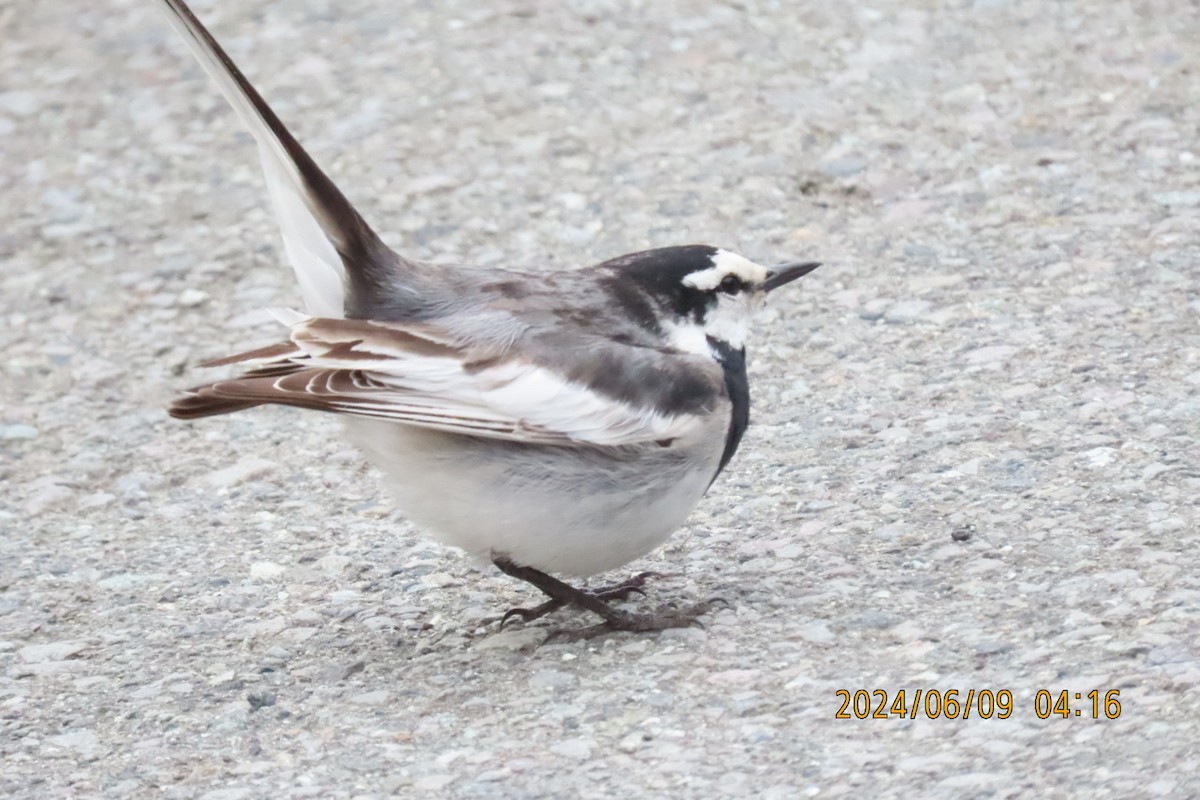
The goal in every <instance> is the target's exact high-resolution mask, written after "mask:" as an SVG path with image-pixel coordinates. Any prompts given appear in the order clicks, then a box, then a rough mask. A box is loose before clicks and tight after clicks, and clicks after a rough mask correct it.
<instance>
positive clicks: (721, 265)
mask: <svg viewBox="0 0 1200 800" xmlns="http://www.w3.org/2000/svg"><path fill="white" fill-rule="evenodd" d="M726 275H735V276H737V277H738V278H741V279H742V282H743V283H748V284H750V285H751V286H757V285H758V284H760V283H762V282H763V281H765V280H766V279H767V268H766V267H764V266H761V265H759V264H755V263H754V262H753V261H751V260H750V259H748V258H744V257H742V256H739V255H738V254H737V253H731V252H729V251H728V250H718V251H717V252H716V253H714V254H713V256H712V266H711V267H709V268H708V269H702V270H698V271H696V272H693V273H692V274H691V275H688V276H687V277H685V278H684V279H683V282H684V284H685V285H687V286H691V287H692V288H693V289H699V290H700V291H702V292H708V291H712V290H713V289H716V288H717V287H718V286H720V285H721V279H722V278H724V277H725V276H726Z"/></svg>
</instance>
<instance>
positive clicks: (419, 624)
mask: <svg viewBox="0 0 1200 800" xmlns="http://www.w3.org/2000/svg"><path fill="white" fill-rule="evenodd" d="M197 10H198V11H199V12H200V13H201V15H202V16H203V17H204V18H205V20H206V21H207V22H208V23H209V24H210V26H211V27H212V28H213V30H214V31H215V32H216V34H217V36H218V38H220V39H221V40H222V41H223V42H224V43H225V44H226V45H227V46H228V48H229V49H230V50H231V51H232V53H233V54H234V56H235V57H236V58H237V59H238V60H239V61H241V63H242V65H243V67H244V68H245V69H246V70H247V72H248V73H249V74H250V75H251V77H252V79H254V80H255V82H256V83H257V84H258V85H259V86H260V88H262V89H263V90H264V92H265V93H266V95H267V96H268V97H269V98H270V100H271V101H272V102H273V103H274V105H275V106H276V108H277V110H278V111H279V112H280V114H281V115H282V116H283V118H284V119H285V120H286V121H287V122H288V123H289V124H290V125H291V126H292V127H293V128H294V129H295V130H296V132H297V133H298V134H299V135H300V137H301V139H302V140H303V141H304V142H305V144H306V145H307V146H308V147H309V149H310V150H311V151H312V152H313V153H314V154H315V155H316V156H317V158H318V159H319V160H320V161H321V162H322V163H323V164H324V165H325V166H326V167H327V168H328V169H329V171H330V172H331V173H332V174H333V175H334V176H335V177H336V179H337V180H338V181H339V183H340V184H341V185H342V186H343V187H344V188H345V190H346V191H347V193H348V194H349V195H350V196H351V197H352V198H353V199H354V200H355V201H356V202H357V203H358V204H359V205H360V206H361V208H362V209H363V211H364V213H365V214H366V215H367V217H368V218H369V219H371V220H372V221H373V222H375V223H376V224H377V227H378V228H379V229H380V230H381V232H382V233H384V235H385V238H386V239H387V240H388V241H389V242H390V243H392V244H394V245H395V246H398V247H400V248H403V249H404V250H405V251H406V252H408V253H411V254H413V255H415V256H418V257H423V258H425V257H428V258H438V259H444V260H464V261H469V262H475V263H482V264H501V263H511V264H525V265H529V264H534V265H537V264H540V265H544V266H545V267H546V268H547V269H553V268H557V267H562V266H566V265H574V264H582V263H588V262H592V261H594V260H599V259H601V258H604V257H607V256H612V255H615V254H619V253H622V252H625V251H628V250H633V249H637V248H641V247H645V246H654V245H666V244H678V243H687V242H693V241H704V242H710V243H714V244H719V245H722V246H725V247H728V248H731V249H735V250H739V251H741V252H744V253H745V254H747V255H749V256H751V257H755V258H758V259H760V260H764V261H772V260H784V259H791V258H820V259H822V260H824V261H825V262H826V266H824V267H823V268H822V269H821V270H819V271H817V272H816V273H814V274H813V275H812V276H810V277H808V278H806V279H804V281H802V282H801V283H800V284H798V289H794V290H793V291H790V292H788V293H786V296H781V297H779V298H778V299H777V300H776V301H775V303H774V306H773V307H772V308H771V309H769V310H768V311H767V312H766V313H765V314H764V316H763V317H762V318H761V319H760V324H759V325H758V330H757V334H758V338H757V341H756V342H754V343H753V347H752V352H751V360H752V366H751V373H752V375H751V380H752V385H753V392H754V401H755V415H754V423H753V425H752V427H751V431H750V433H749V435H748V437H747V440H746V441H745V443H744V444H743V447H742V452H741V453H740V454H739V456H738V458H737V459H736V461H735V462H734V464H733V467H732V469H731V470H730V471H728V472H727V473H726V474H725V475H724V476H723V477H722V479H721V480H720V481H719V482H718V484H717V485H716V486H715V487H714V489H713V491H712V492H711V493H710V495H709V497H708V498H707V499H706V500H705V501H704V503H703V504H702V506H701V508H700V509H699V510H698V511H697V512H696V513H695V514H694V515H693V518H692V520H691V522H690V524H689V525H688V526H687V528H686V529H685V530H683V531H681V532H680V533H678V534H677V535H676V536H675V537H674V538H673V539H672V541H671V542H670V543H669V544H668V545H667V546H666V547H664V548H663V549H662V550H661V551H659V552H657V553H655V554H654V555H652V556H651V557H649V558H647V559H644V560H643V561H641V562H638V563H636V564H633V565H631V566H630V569H631V570H646V569H652V570H661V571H668V572H671V573H674V575H673V577H671V578H669V579H664V580H662V581H659V582H658V583H657V584H656V585H655V586H654V587H653V589H652V590H651V592H650V594H649V597H647V598H645V599H642V600H639V602H641V603H644V604H649V605H653V604H663V603H668V602H687V601H688V600H690V599H693V598H697V597H705V596H711V595H718V596H721V597H724V598H726V599H727V600H728V601H729V602H730V605H731V608H729V609H727V610H722V611H720V612H718V613H715V614H713V615H711V616H709V617H708V618H707V619H706V625H705V627H704V628H703V629H700V628H696V629H691V630H681V631H670V632H665V633H661V634H655V635H640V636H638V635H624V634H612V635H607V636H602V637H599V638H595V639H591V640H589V641H567V640H564V639H561V638H558V639H556V638H550V639H547V635H548V634H549V633H550V632H551V631H552V630H555V629H560V628H568V629H571V628H579V627H583V626H585V625H587V624H589V623H590V622H591V620H589V619H587V618H586V617H584V616H582V615H578V614H572V613H564V614H561V615H558V616H557V617H555V618H553V619H547V620H543V621H541V622H539V623H536V624H533V625H531V626H529V627H526V628H521V627H520V626H513V627H512V628H511V629H509V630H506V631H505V632H503V633H497V629H496V624H495V620H496V617H497V616H498V614H499V613H500V612H501V611H503V610H504V609H506V608H508V607H510V606H512V605H518V604H522V603H529V602H531V601H532V600H534V599H535V598H534V597H533V596H532V593H531V591H530V590H529V589H527V588H526V587H522V586H519V585H516V584H514V583H513V582H512V581H510V580H508V579H505V578H504V577H503V576H500V575H498V574H495V572H494V571H492V570H486V569H485V570H481V569H479V568H478V567H477V566H476V565H474V564H472V563H470V562H469V561H467V560H465V559H462V558H459V557H457V556H456V554H455V553H453V552H451V551H449V550H447V549H445V548H443V547H441V546H439V545H436V544H434V543H432V542H430V541H429V540H427V539H426V538H424V537H423V536H422V535H421V534H420V533H419V532H418V531H416V530H414V529H413V528H412V527H411V526H410V525H409V524H408V523H407V522H406V521H405V520H404V518H403V516H402V515H401V514H400V513H398V512H397V511H395V510H393V508H392V507H391V505H390V503H389V501H388V498H387V497H386V495H385V494H384V492H383V491H382V489H381V486H380V483H379V481H378V479H377V476H376V475H375V474H374V473H373V472H372V471H370V470H369V469H368V468H366V467H365V466H364V463H363V461H362V459H361V458H360V456H359V455H358V454H357V453H356V452H355V451H354V450H353V449H352V448H350V447H349V446H348V445H347V444H345V443H343V441H342V439H341V438H339V434H340V427H339V425H338V424H337V421H336V420H335V419H333V418H331V417H327V416H323V415H318V414H306V413H302V412H295V411H291V410H282V409H267V410H258V411H254V412H250V413H244V414H238V415H235V416H231V417H226V418H220V419H214V420H207V421H204V422H203V423H201V424H194V425H189V424H183V423H179V422H175V421H172V420H169V419H168V418H167V417H166V415H165V413H164V411H163V408H164V404H165V403H166V402H168V400H169V398H170V397H171V396H172V393H173V392H175V391H176V390H178V389H180V388H182V387H185V386H188V385H190V384H192V383H194V382H197V381H199V380H201V379H202V377H203V376H202V374H201V373H200V372H198V371H196V370H195V369H194V366H195V364H196V362H198V361H200V360H202V359H204V358H206V357H212V356H215V355H223V354H225V353H227V352H230V351H231V350H233V349H236V348H240V347H248V346H255V345H258V344H265V343H269V342H271V341H273V339H274V337H276V336H278V329H277V328H275V327H273V325H272V324H271V323H270V322H269V320H268V319H267V317H266V315H265V314H264V313H263V312H262V311H261V309H262V308H264V307H270V306H280V305H284V306H286V305H292V306H295V305H296V304H298V302H299V300H298V294H297V292H296V290H295V288H294V286H293V280H292V276H291V273H290V270H289V269H287V268H286V266H284V265H283V264H282V261H281V255H280V250H279V247H278V233H277V230H276V228H275V225H274V222H273V220H272V219H271V217H270V214H269V211H268V210H267V209H266V204H265V199H264V191H263V187H262V182H261V177H260V174H259V167H258V165H257V161H256V158H255V154H254V151H253V147H252V146H251V144H250V140H249V138H248V136H247V135H246V134H244V133H243V132H242V131H241V130H240V129H239V127H238V124H237V122H236V120H235V119H234V117H233V115H232V114H231V113H230V112H229V111H228V110H227V108H226V106H225V104H224V101H223V100H222V99H221V98H220V96H219V95H218V94H217V93H216V91H215V89H214V88H213V86H212V85H211V84H210V82H209V81H208V80H207V78H206V77H205V76H204V75H203V74H202V73H201V72H200V70H199V69H198V68H197V67H196V66H195V64H194V63H193V61H192V60H191V57H190V55H189V54H188V53H187V52H186V50H185V49H184V47H183V46H182V44H181V43H180V42H179V41H178V40H177V38H176V35H175V34H174V32H173V31H172V30H171V29H170V28H169V27H168V26H167V25H166V23H165V21H164V20H163V19H162V18H161V17H160V16H159V14H158V12H157V11H156V10H155V8H154V3H152V2H150V0H137V1H136V2H135V1H134V0H111V2H105V3H102V4H98V5H95V4H94V5H90V6H89V5H82V6H76V7H73V8H71V9H70V10H68V9H67V7H66V6H65V5H63V4H55V3H41V2H35V0H13V2H9V3H6V4H4V5H3V6H0V41H2V42H3V45H2V46H0V151H2V153H3V157H2V161H0V192H2V197H3V204H2V206H0V257H2V259H3V269H2V270H0V287H2V292H3V294H2V298H0V365H2V368H3V371H4V374H3V381H2V382H0V481H2V483H3V489H2V494H0V532H2V537H0V764H2V765H3V767H2V768H0V793H3V794H4V795H7V796H12V797H38V798H46V797H68V796H80V797H83V796H88V797H90V796H106V797H169V798H204V799H205V800H239V799H240V798H256V797H364V798H367V797H380V796H385V795H390V794H400V795H405V796H412V797H464V798H467V797H486V798H493V797H495V798H509V797H517V798H521V797H525V798H543V797H546V798H549V797H588V798H590V797H643V796H653V797H660V796H661V797H667V796H669V797H684V798H714V797H750V796H754V797H765V798H793V797H804V796H819V797H841V796H854V797H885V796H904V797H917V796H925V797H1018V796H1042V797H1071V796H1080V797H1083V796H1086V797H1112V798H1128V797H1158V796H1161V797H1188V796H1197V795H1198V794H1200V778H1198V777H1197V773H1198V770H1197V764H1198V763H1200V745H1198V744H1197V742H1198V740H1200V711H1198V708H1200V703H1198V701H1200V664H1198V661H1197V657H1198V655H1200V554H1198V551H1197V545H1198V544H1200V541H1198V540H1200V533H1198V531H1197V505H1198V502H1200V501H1198V500H1197V498H1198V497H1200V444H1198V443H1197V433H1198V427H1200V326H1198V320H1200V277H1198V270H1200V267H1198V265H1197V260H1198V259H1200V143H1198V140H1197V139H1198V135H1197V131H1198V129H1200V88H1198V87H1200V47H1198V45H1197V42H1200V17H1198V11H1197V6H1196V5H1195V4H1194V3H1191V2H1187V0H1176V1H1175V2H1171V0H1159V1H1158V2H1152V1H1149V0H1148V1H1147V2H1116V1H1109V2H1096V3H1085V2H1082V1H1079V2H1033V1H1032V0H1030V1H1021V0H1014V1H1013V2H1007V1H1006V0H977V1H976V2H966V1H962V2H953V3H944V4H935V3H930V2H907V3H906V2H899V0H875V2H872V3H870V4H862V3H841V2H833V0H817V1H815V2H805V3H798V2H795V3H794V2H766V1H765V0H764V1H762V2H760V1H759V0H743V1H742V2H731V3H727V4H718V3H708V2H699V0H692V1H691V2H689V1H687V0H680V2H662V3H658V2H656V3H650V2H629V3H623V2H616V1H615V0H577V1H575V2H569V3H562V4H551V3H538V2H533V0H451V1H450V2H438V3H432V2H407V0H404V1H402V2H375V1H372V2H367V0H347V1H346V2H339V3H332V2H323V1H322V0H288V1H287V2H284V0H276V2H269V3H268V2H261V1H260V0H253V2H232V1H230V0H207V2H203V3H197ZM781 294H783V293H781ZM613 577H620V576H613ZM839 689H847V690H850V691H854V690H857V689H865V690H877V689H878V690H884V691H887V692H888V693H889V695H890V696H891V697H894V696H895V694H896V692H897V691H898V690H900V689H905V690H907V692H908V698H909V700H911V697H912V694H913V693H914V691H915V690H917V689H923V690H926V691H928V690H931V689H933V690H939V691H942V692H945V691H949V690H951V689H957V690H959V692H960V697H961V696H965V694H966V693H967V691H969V690H972V689H973V690H976V692H978V691H979V690H983V689H990V690H993V691H996V692H999V691H1000V690H1008V691H1010V692H1011V693H1012V698H1013V708H1012V713H1011V715H1010V716H1009V717H1008V718H1007V719H1004V720H1000V719H996V718H992V719H990V720H985V719H980V718H978V716H979V715H978V708H974V709H972V711H973V713H972V715H971V717H970V718H969V719H952V720H948V719H944V718H940V719H927V718H925V715H924V713H923V711H922V713H920V714H918V717H917V718H916V719H908V718H905V719H896V718H894V717H893V718H890V719H866V720H858V719H853V718H851V719H848V720H843V719H836V718H835V713H836V712H837V710H838V708H839V706H840V705H841V702H840V701H839V699H838V697H837V696H836V694H835V693H836V692H837V690H839ZM1040 689H1046V690H1049V691H1051V692H1053V693H1054V694H1055V696H1057V693H1058V692H1059V691H1060V690H1063V689H1066V690H1069V691H1070V692H1071V693H1072V694H1073V693H1074V692H1080V693H1081V694H1082V693H1086V692H1088V691H1091V690H1093V689H1097V690H1100V691H1101V692H1107V691H1110V690H1119V692H1120V695H1119V700H1120V703H1121V709H1122V710H1121V714H1120V716H1119V718H1117V719H1112V720H1110V719H1104V718H1103V713H1102V714H1101V717H1102V718H1101V719H1100V720H1092V719H1091V718H1090V717H1091V705H1090V702H1089V701H1087V699H1086V698H1084V699H1083V700H1082V701H1076V700H1074V699H1073V698H1072V709H1076V708H1077V709H1080V710H1082V711H1083V712H1084V713H1083V715H1082V716H1080V717H1074V716H1072V717H1070V718H1068V719H1061V718H1059V717H1057V716H1052V717H1051V718H1049V719H1047V720H1041V719H1039V718H1038V716H1037V714H1036V713H1035V695H1036V693H1037V692H1038V690H1040ZM890 699H891V698H889V700H890ZM1072 713H1073V712H1072Z"/></svg>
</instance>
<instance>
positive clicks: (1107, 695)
mask: <svg viewBox="0 0 1200 800" xmlns="http://www.w3.org/2000/svg"><path fill="white" fill-rule="evenodd" d="M834 695H835V696H836V697H837V698H838V699H839V700H840V701H841V702H840V705H839V707H838V710H837V711H836V712H835V713H834V715H833V716H834V719H916V718H917V717H922V716H923V717H925V718H927V719H939V718H943V719H971V718H972V717H974V718H976V719H1008V718H1009V717H1011V716H1012V715H1013V711H1014V709H1016V707H1017V705H1016V702H1015V701H1014V700H1013V692H1012V690H1011V689H947V690H945V691H942V690H939V689H899V690H896V691H893V692H888V691H886V690H884V689H874V690H868V689H858V690H855V691H851V690H850V689H838V690H837V691H836V692H834ZM1031 705H1032V707H1033V708H1032V710H1033V713H1034V715H1036V716H1037V718H1038V719H1050V718H1051V717H1060V718H1062V719H1071V718H1073V717H1080V718H1086V719H1116V718H1117V717H1119V716H1121V690H1120V689H1110V690H1108V691H1103V690H1101V689H1093V690H1091V691H1090V692H1072V691H1070V690H1069V689H1057V690H1050V689H1039V690H1038V691H1037V692H1036V693H1035V694H1034V695H1033V702H1032V703H1031Z"/></svg>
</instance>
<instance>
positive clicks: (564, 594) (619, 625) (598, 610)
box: [492, 558, 708, 631]
mask: <svg viewBox="0 0 1200 800" xmlns="http://www.w3.org/2000/svg"><path fill="white" fill-rule="evenodd" d="M492 563H493V564H495V565H496V567H497V568H499V569H500V571H501V572H503V573H505V574H506V575H511V576H512V577H514V578H519V579H520V580H523V581H525V582H526V583H531V584H533V585H534V586H536V587H537V588H539V589H541V590H542V592H543V593H544V594H545V595H546V596H548V597H549V598H550V599H549V600H547V601H546V602H544V603H542V604H541V605H540V606H536V607H534V608H528V609H526V608H514V609H512V610H510V611H509V612H508V613H506V614H505V615H504V617H503V619H501V620H500V625H501V627H503V626H504V623H505V622H507V621H508V620H509V619H511V618H512V617H514V616H517V617H520V618H521V619H522V620H523V621H525V622H530V621H532V620H535V619H537V618H538V617H541V616H544V615H546V614H548V613H550V612H551V611H556V610H558V609H560V608H562V607H563V606H565V605H568V604H570V605H573V606H578V607H579V608H582V609H585V610H587V611H591V612H592V613H593V614H597V615H598V616H600V617H602V618H603V619H604V622H605V623H606V624H607V625H608V627H610V628H612V629H613V630H619V631H660V630H664V629H666V628H686V627H688V626H689V625H692V624H694V623H695V621H696V618H697V617H699V616H700V615H701V614H703V613H704V612H705V611H707V610H708V604H707V603H705V604H702V605H700V606H696V607H694V608H691V609H687V610H686V611H670V612H664V613H661V614H630V613H628V612H626V611H621V610H620V609H617V608H613V607H612V606H610V605H609V604H608V603H607V602H606V601H607V600H622V599H624V598H625V597H628V596H629V595H630V594H632V593H634V592H637V593H641V592H642V586H643V584H645V582H646V579H647V578H650V577H653V576H654V573H642V574H641V575H638V576H636V577H634V578H631V579H630V580H628V581H626V582H625V583H621V584H617V585H615V586H609V587H606V588H604V589H601V590H599V591H598V592H588V591H584V590H583V589H576V588H575V587H574V586H571V585H570V584H568V583H564V582H563V581H560V580H559V579H558V578H555V577H553V576H551V575H547V574H546V573H544V572H542V571H540V570H536V569H534V568H532V567H520V566H517V565H516V564H514V563H513V562H511V561H509V560H508V559H507V558H497V559H494V560H493V561H492Z"/></svg>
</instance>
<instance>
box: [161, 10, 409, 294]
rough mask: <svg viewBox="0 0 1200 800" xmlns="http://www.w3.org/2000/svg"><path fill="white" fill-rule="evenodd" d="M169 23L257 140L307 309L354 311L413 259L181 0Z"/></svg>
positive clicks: (168, 12) (378, 291)
mask: <svg viewBox="0 0 1200 800" xmlns="http://www.w3.org/2000/svg"><path fill="white" fill-rule="evenodd" d="M163 5H164V6H165V7H166V12H167V16H168V18H169V19H170V21H171V23H172V25H174V26H175V28H176V29H177V30H178V31H179V32H180V33H181V34H183V38H184V40H185V41H186V42H187V44H188V46H189V47H190V48H191V50H192V53H193V54H194V55H195V56H196V58H197V59H199V61H200V64H201V66H203V67H204V70H205V71H206V72H207V73H208V74H209V75H210V76H212V78H213V80H215V81H216V82H217V85H218V86H219V87H220V89H221V93H222V94H223V95H225V99H226V100H228V101H229V104H230V105H231V106H233V110H234V111H235V112H237V115H238V117H239V118H240V119H241V121H242V124H244V125H245V126H246V127H247V128H248V129H249V130H250V133H251V134H253V135H254V139H255V141H256V142H257V143H258V152H259V156H260V157H261V158H262V164H263V171H264V172H265V173H266V178H267V190H268V192H269V194H270V197H271V203H272V205H273V206H274V208H275V215H276V217H277V218H278V220H279V226H280V228H281V229H282V231H283V244H284V250H285V251H286V253H287V257H288V260H289V261H290V262H291V265H292V268H293V269H294V270H295V271H296V278H297V279H298V281H299V283H300V291H301V293H302V295H303V297H304V302H305V304H306V305H307V306H308V310H309V311H310V312H312V313H313V314H316V315H318V316H324V317H341V316H343V315H351V316H353V315H354V314H353V309H354V308H355V306H356V305H358V306H365V305H367V304H368V302H369V301H367V298H368V297H371V296H376V295H379V294H380V293H382V291H383V290H384V289H385V287H386V286H387V285H388V284H389V283H390V282H391V281H392V280H394V279H395V278H396V276H397V273H398V271H402V270H404V268H405V267H406V266H411V265H410V264H409V262H407V261H405V260H404V259H403V258H401V257H400V256H399V255H397V254H396V253H394V252H393V251H392V250H391V249H389V248H388V247H387V245H385V244H384V243H383V241H382V240H380V238H379V237H378V236H377V235H376V233H375V232H374V231H373V230H371V227H370V226H369V225H367V223H366V222H365V221H364V220H363V218H362V216H360V215H359V213H358V212H357V211H356V210H355V209H354V206H352V205H351V204H350V201H348V200H347V199H346V197H345V196H344V195H343V194H342V193H341V191H340V190H339V189H338V188H337V186H335V185H334V183H333V181H332V180H330V179H329V176H327V175H326V174H325V173H324V172H322V171H321V168H320V167H318V166H317V163H316V162H315V161H313V159H312V157H311V156H309V154H308V153H307V152H305V151H304V148H303V147H301V146H300V143H299V142H297V141H296V139H295V137H294V136H292V134H291V133H289V132H288V129H287V128H285V127H284V125H283V123H282V122H280V121H279V117H277V116H275V112H273V111H272V110H271V108H270V106H268V105H267V103H266V101H265V100H263V98H262V96H261V95H260V94H259V93H258V92H257V91H256V90H255V89H254V87H253V86H251V85H250V82H249V81H248V80H246V77H245V76H244V75H242V73H241V70H239V69H238V68H237V66H236V65H235V64H234V63H233V61H232V60H231V59H230V58H229V56H228V55H227V54H226V53H225V51H224V50H223V49H221V46H220V45H219V44H217V41H216V40H215V39H214V38H213V37H212V35H211V34H210V33H209V32H208V31H207V30H206V29H205V27H204V26H203V25H202V24H200V20H198V19H196V15H195V14H193V13H192V11H191V9H189V8H188V7H187V5H186V4H185V3H184V2H183V0H163Z"/></svg>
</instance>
